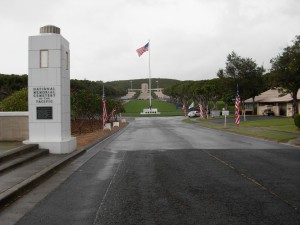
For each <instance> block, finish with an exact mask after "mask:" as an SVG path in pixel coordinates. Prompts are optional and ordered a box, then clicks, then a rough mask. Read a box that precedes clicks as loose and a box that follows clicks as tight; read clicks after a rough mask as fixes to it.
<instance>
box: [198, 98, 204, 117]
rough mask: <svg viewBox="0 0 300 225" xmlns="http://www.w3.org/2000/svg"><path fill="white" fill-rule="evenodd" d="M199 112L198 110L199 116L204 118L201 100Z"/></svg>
mask: <svg viewBox="0 0 300 225" xmlns="http://www.w3.org/2000/svg"><path fill="white" fill-rule="evenodd" d="M199 112H200V118H201V119H204V116H203V107H202V103H201V102H200V103H199Z"/></svg>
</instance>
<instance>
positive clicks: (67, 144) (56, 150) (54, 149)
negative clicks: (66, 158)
mask: <svg viewBox="0 0 300 225" xmlns="http://www.w3.org/2000/svg"><path fill="white" fill-rule="evenodd" d="M23 143H24V144H38V145H39V147H40V148H43V149H49V151H50V153H51V154H67V153H70V152H72V151H74V150H75V149H76V147H77V141H76V138H75V137H71V138H70V139H69V140H63V141H58V142H54V141H52V142H50V141H49V142H42V141H31V140H26V141H23Z"/></svg>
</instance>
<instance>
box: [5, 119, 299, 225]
mask: <svg viewBox="0 0 300 225" xmlns="http://www.w3.org/2000/svg"><path fill="white" fill-rule="evenodd" d="M181 120H182V117H175V118H136V119H133V120H132V121H131V122H130V125H129V126H128V127H127V128H126V129H125V130H124V131H123V132H121V133H120V134H118V135H117V136H115V137H112V138H110V139H108V140H107V141H105V142H102V143H100V144H98V145H96V146H95V147H94V148H92V149H91V150H90V151H89V152H88V153H86V154H85V155H83V156H82V157H80V158H79V159H77V160H76V161H74V162H73V163H72V164H70V165H69V166H68V167H66V168H64V169H63V170H62V171H64V172H61V173H60V174H57V175H55V176H54V177H53V178H51V179H50V180H48V181H47V182H46V183H45V184H43V185H44V189H45V186H47V187H48V192H47V195H45V197H43V198H41V200H40V201H39V202H38V201H37V203H36V204H35V205H32V208H31V209H29V208H27V209H26V210H25V208H26V207H25V206H24V205H26V203H25V202H23V212H24V216H23V217H22V216H21V213H19V215H18V216H19V217H20V220H19V221H18V223H17V224H19V225H26V224H28V225H29V224H30V225H32V224H43V225H45V224H51V225H53V224H66V225H67V224H72V225H75V224H80V225H82V224H106V225H107V224H126V225H128V224H149V225H150V224H164V225H167V224H170V225H171V224H172V225H174V224H180V225H181V224H185V225H186V224H205V225H210V224H230V225H234V224H238V225H243V224H245V225H249V224H253V225H260V224H270V225H276V224H285V225H287V224H291V225H292V224H293V225H294V224H299V223H300V211H299V209H300V191H299V187H300V179H299V174H300V151H299V150H300V149H299V148H295V147H291V146H288V145H282V144H278V143H273V142H268V141H263V140H258V139H255V138H249V137H246V136H241V135H236V134H230V133H225V132H221V131H216V130H212V129H207V128H200V127H197V126H196V125H194V124H188V123H183V122H182V121H181ZM70 168H71V169H70ZM66 171H69V172H66ZM70 171H72V172H70ZM57 176H58V177H59V176H60V177H64V176H65V177H64V179H58V178H57ZM55 179H56V180H55ZM57 180H60V182H61V183H60V184H59V185H58V184H57V183H58V181H57ZM43 185H42V186H41V187H38V188H37V189H36V190H34V192H33V193H40V192H43ZM51 185H52V186H55V188H52V190H51V188H49V186H51ZM39 189H40V190H39ZM30 195H31V196H30ZM36 195H37V194H36ZM36 195H34V194H32V193H30V194H29V195H28V196H26V197H25V199H26V198H27V199H29V198H30V199H31V201H34V198H36V197H35V196H36ZM20 201H26V200H20ZM27 201H30V200H27ZM20 205H22V202H19V203H16V204H15V205H14V206H12V208H11V209H7V214H9V212H10V211H11V212H19V211H20V210H19V211H18V207H21V206H20ZM27 205H28V204H27ZM26 211H27V212H26ZM25 212H26V213H25ZM4 214H5V212H4ZM4 214H3V215H2V216H4ZM3 218H5V216H4V217H3ZM1 219H2V218H1V216H0V221H1ZM2 221H4V220H2ZM6 221H8V220H6ZM0 223H1V222H0Z"/></svg>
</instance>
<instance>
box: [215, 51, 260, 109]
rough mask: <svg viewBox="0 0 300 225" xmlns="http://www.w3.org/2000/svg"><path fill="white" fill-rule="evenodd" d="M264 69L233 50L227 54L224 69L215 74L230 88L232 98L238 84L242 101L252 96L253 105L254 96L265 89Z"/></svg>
mask: <svg viewBox="0 0 300 225" xmlns="http://www.w3.org/2000/svg"><path fill="white" fill-rule="evenodd" d="M264 71H265V70H264V68H263V67H262V66H261V67H259V66H258V65H257V64H256V62H255V61H254V60H253V59H251V58H242V57H241V56H239V55H237V54H236V53H235V52H234V51H233V52H232V53H231V54H229V55H228V56H227V62H226V68H225V70H219V71H218V73H217V75H218V77H219V78H220V79H222V80H223V81H224V85H226V86H227V88H228V89H229V90H231V93H232V98H234V95H235V93H236V90H237V86H238V90H239V95H240V96H241V99H242V102H244V101H245V100H246V99H247V98H252V99H253V105H254V97H255V96H257V95H258V94H260V93H261V92H262V91H263V90H264V89H265V86H264V85H263V73H264ZM253 112H254V111H253Z"/></svg>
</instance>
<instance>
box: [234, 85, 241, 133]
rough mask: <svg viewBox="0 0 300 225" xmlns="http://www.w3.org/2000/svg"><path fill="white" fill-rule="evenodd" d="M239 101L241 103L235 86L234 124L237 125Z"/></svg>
mask: <svg viewBox="0 0 300 225" xmlns="http://www.w3.org/2000/svg"><path fill="white" fill-rule="evenodd" d="M240 103H241V98H240V95H239V88H238V86H237V90H236V96H235V124H236V126H237V127H238V126H239V125H240Z"/></svg>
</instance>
